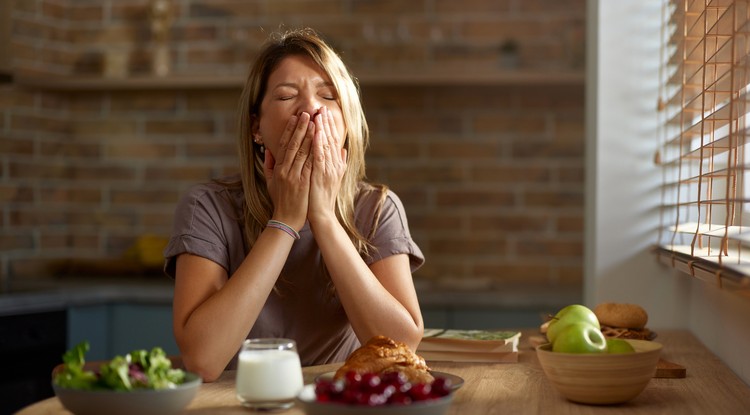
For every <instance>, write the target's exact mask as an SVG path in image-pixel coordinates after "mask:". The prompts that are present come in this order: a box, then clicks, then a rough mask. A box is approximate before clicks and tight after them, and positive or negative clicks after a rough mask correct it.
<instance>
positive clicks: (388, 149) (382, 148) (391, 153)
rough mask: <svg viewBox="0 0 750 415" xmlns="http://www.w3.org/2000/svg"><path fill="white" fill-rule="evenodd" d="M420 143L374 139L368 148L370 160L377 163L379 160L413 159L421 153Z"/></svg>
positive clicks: (368, 158)
mask: <svg viewBox="0 0 750 415" xmlns="http://www.w3.org/2000/svg"><path fill="white" fill-rule="evenodd" d="M421 147H422V146H421V145H420V143H417V142H414V141H399V142H397V143H394V142H392V141H390V140H389V141H385V140H372V141H371V144H370V148H369V149H368V150H367V160H368V162H374V163H377V162H378V160H380V159H382V160H395V159H407V160H408V159H412V158H415V156H418V155H419V154H420V148H421Z"/></svg>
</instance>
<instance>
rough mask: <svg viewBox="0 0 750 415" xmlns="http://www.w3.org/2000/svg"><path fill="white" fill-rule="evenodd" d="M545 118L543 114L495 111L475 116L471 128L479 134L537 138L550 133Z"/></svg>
mask: <svg viewBox="0 0 750 415" xmlns="http://www.w3.org/2000/svg"><path fill="white" fill-rule="evenodd" d="M547 118H548V117H547V116H545V114H535V113H531V114H530V113H515V114H513V113H510V114H509V113H508V112H506V111H497V112H494V113H483V114H478V115H476V116H475V117H474V119H473V122H472V128H473V130H474V131H475V132H477V133H480V134H484V133H503V134H524V135H533V136H537V137H538V136H540V135H544V134H545V133H548V132H549V131H551V129H550V127H549V123H548V122H547Z"/></svg>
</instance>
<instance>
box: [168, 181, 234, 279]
mask: <svg viewBox="0 0 750 415" xmlns="http://www.w3.org/2000/svg"><path fill="white" fill-rule="evenodd" d="M233 214H234V213H233V210H232V208H231V203H230V202H229V199H227V198H222V197H221V191H217V190H216V189H213V188H212V186H211V185H196V186H193V187H192V188H191V189H190V190H189V191H188V192H187V193H186V194H185V195H184V196H183V197H182V199H181V200H180V201H179V203H178V204H177V207H176V208H175V214H174V225H173V229H172V235H171V237H170V239H169V242H168V243H167V247H166V248H165V249H164V257H165V258H166V262H165V264H164V271H165V272H166V273H167V275H169V276H170V277H172V278H174V276H175V263H176V258H177V256H178V255H180V254H183V253H190V254H193V255H198V256H201V257H204V258H206V259H209V260H211V261H213V262H215V263H217V264H219V265H220V266H221V267H223V268H224V269H226V270H227V271H229V270H230V259H229V250H228V247H229V246H230V245H229V244H230V242H231V241H229V240H228V232H227V226H228V225H229V226H232V225H231V223H232V222H234V223H235V224H236V220H235V221H230V220H229V218H230V217H231V215H233ZM235 226H236V225H235Z"/></svg>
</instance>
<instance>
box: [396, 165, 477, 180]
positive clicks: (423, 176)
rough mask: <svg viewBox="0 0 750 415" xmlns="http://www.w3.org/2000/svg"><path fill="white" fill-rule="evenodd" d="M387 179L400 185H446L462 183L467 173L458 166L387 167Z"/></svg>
mask: <svg viewBox="0 0 750 415" xmlns="http://www.w3.org/2000/svg"><path fill="white" fill-rule="evenodd" d="M386 170H387V179H388V181H393V182H394V183H399V184H417V183H418V184H423V185H429V184H435V183H440V184H446V183H457V182H462V181H464V180H465V179H466V173H465V171H464V169H463V168H461V166H458V165H456V164H453V163H451V164H445V165H437V164H436V165H425V166H416V165H414V164H413V163H412V164H411V165H408V166H398V167H396V166H391V167H387V168H386Z"/></svg>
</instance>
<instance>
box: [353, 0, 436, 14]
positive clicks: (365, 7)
mask: <svg viewBox="0 0 750 415" xmlns="http://www.w3.org/2000/svg"><path fill="white" fill-rule="evenodd" d="M352 11H353V12H354V13H357V14H358V13H363V14H365V13H366V14H387V15H404V14H418V13H423V12H426V11H427V6H426V4H425V0H413V1H400V0H378V1H373V0H352Z"/></svg>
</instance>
